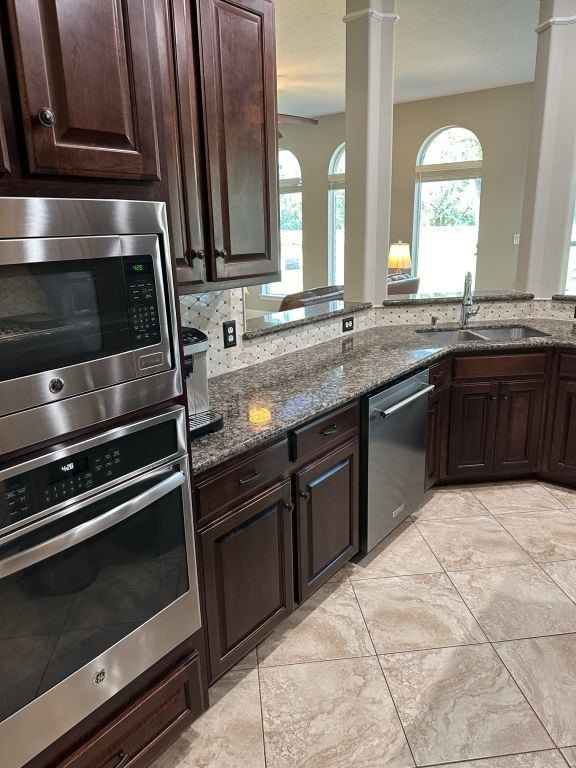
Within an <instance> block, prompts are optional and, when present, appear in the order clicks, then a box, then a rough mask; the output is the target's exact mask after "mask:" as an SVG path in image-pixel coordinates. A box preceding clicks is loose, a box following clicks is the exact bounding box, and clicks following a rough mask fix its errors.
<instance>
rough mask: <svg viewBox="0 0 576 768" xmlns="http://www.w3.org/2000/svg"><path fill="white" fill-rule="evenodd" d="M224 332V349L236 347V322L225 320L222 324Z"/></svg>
mask: <svg viewBox="0 0 576 768" xmlns="http://www.w3.org/2000/svg"><path fill="white" fill-rule="evenodd" d="M222 330H223V332H224V349H228V348H229V347H235V346H236V320H226V321H225V322H223V323H222Z"/></svg>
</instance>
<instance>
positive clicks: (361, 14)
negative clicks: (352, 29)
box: [342, 8, 400, 24]
mask: <svg viewBox="0 0 576 768" xmlns="http://www.w3.org/2000/svg"><path fill="white" fill-rule="evenodd" d="M399 18H400V16H398V14H397V13H382V12H381V11H376V10H374V8H365V9H364V10H363V11H354V13H347V14H346V16H344V18H343V19H342V21H343V22H344V24H348V22H350V21H359V20H360V19H374V20H375V21H389V22H392V23H393V24H395V23H396V22H397V21H398V19H399Z"/></svg>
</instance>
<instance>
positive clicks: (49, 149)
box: [10, 0, 160, 179]
mask: <svg viewBox="0 0 576 768" xmlns="http://www.w3.org/2000/svg"><path fill="white" fill-rule="evenodd" d="M10 10H11V22H12V32H13V41H14V49H15V54H16V58H17V65H18V86H19V90H20V99H21V105H22V113H23V119H24V129H25V133H26V142H27V147H28V156H29V158H28V159H29V165H30V170H31V171H32V172H35V173H53V174H63V175H87V176H100V177H106V178H120V179H158V178H159V174H160V166H159V157H158V137H157V124H156V120H157V116H156V114H155V109H154V101H153V70H154V68H155V67H157V56H158V53H157V50H155V48H154V44H155V37H154V33H153V29H151V28H150V27H151V25H153V24H154V7H153V3H152V2H151V0H82V2H78V0H10Z"/></svg>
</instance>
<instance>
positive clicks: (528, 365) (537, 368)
mask: <svg viewBox="0 0 576 768" xmlns="http://www.w3.org/2000/svg"><path fill="white" fill-rule="evenodd" d="M545 372H546V353H545V352H542V353H536V354H530V355H479V356H474V357H472V356H470V357H457V358H456V359H455V360H454V378H455V379H500V378H505V377H507V376H543V375H544V373H545Z"/></svg>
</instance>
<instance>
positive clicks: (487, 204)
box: [390, 83, 533, 289]
mask: <svg viewBox="0 0 576 768" xmlns="http://www.w3.org/2000/svg"><path fill="white" fill-rule="evenodd" d="M532 94H533V84H532V83H527V84H524V85H514V86H508V87H505V88H494V89H491V90H487V91H477V92H475V93H465V94H459V95H456V96H446V97H443V98H438V99H427V100H424V101H415V102H409V103H405V104H397V105H396V106H395V108H394V145H393V161H392V212H391V231H390V240H391V242H395V241H397V240H404V241H405V242H409V243H411V242H412V222H413V208H414V181H415V176H414V168H415V164H416V156H417V154H418V150H419V149H420V147H421V146H422V143H423V142H424V140H425V139H426V138H427V137H428V136H430V134H432V133H433V132H434V131H437V130H438V129H439V128H443V127H445V126H449V125H460V126H462V127H464V128H468V129H469V130H471V131H473V132H474V133H475V134H476V135H477V136H478V138H479V139H480V142H481V144H482V149H483V153H484V162H483V170H482V197H481V202H480V232H479V240H478V261H477V272H476V287H477V288H480V289H490V288H514V287H515V283H516V265H517V258H518V246H515V245H514V244H513V237H514V234H515V233H519V232H520V224H521V219H522V201H523V197H524V182H525V176H526V162H527V155H528V141H529V131H530V124H531V119H532Z"/></svg>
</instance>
